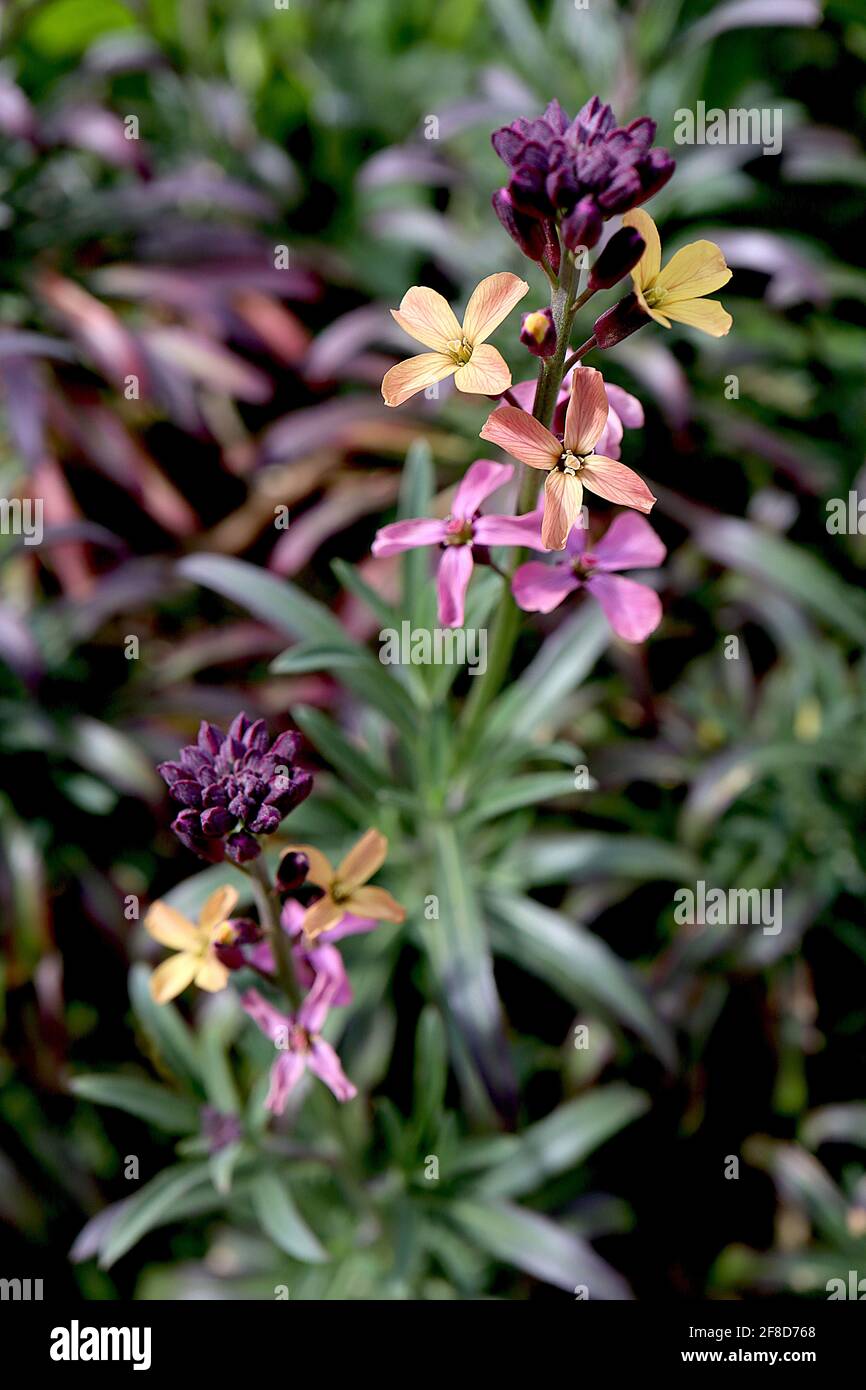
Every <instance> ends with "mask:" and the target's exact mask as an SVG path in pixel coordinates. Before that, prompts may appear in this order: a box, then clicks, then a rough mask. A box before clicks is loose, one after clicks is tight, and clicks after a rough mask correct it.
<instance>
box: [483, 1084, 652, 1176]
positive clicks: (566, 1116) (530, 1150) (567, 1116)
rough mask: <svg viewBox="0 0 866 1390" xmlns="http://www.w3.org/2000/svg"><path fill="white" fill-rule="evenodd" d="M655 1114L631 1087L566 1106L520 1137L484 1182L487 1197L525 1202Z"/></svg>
mask: <svg viewBox="0 0 866 1390" xmlns="http://www.w3.org/2000/svg"><path fill="white" fill-rule="evenodd" d="M648 1109H649V1099H648V1097H647V1096H646V1095H644V1093H643V1092H642V1091H635V1090H632V1088H631V1087H630V1086H624V1085H613V1086H606V1087H603V1088H600V1089H599V1090H597V1091H593V1092H591V1093H590V1094H589V1095H585V1096H579V1097H578V1098H577V1099H576V1100H570V1101H566V1103H565V1104H564V1105H560V1106H559V1107H558V1108H557V1109H556V1110H554V1111H553V1112H552V1113H551V1114H550V1115H547V1116H545V1118H544V1119H543V1120H539V1121H538V1123H537V1124H534V1125H532V1126H531V1127H530V1128H529V1129H527V1130H525V1131H524V1132H523V1134H521V1135H519V1136H518V1139H517V1144H516V1146H515V1149H514V1151H513V1152H512V1153H511V1154H510V1156H508V1157H507V1158H505V1159H504V1160H503V1161H501V1162H500V1163H499V1164H498V1166H494V1167H493V1168H491V1170H490V1172H488V1173H485V1175H484V1176H483V1177H482V1178H481V1179H480V1181H479V1182H478V1183H477V1185H476V1191H478V1192H479V1193H482V1194H483V1195H484V1196H485V1197H521V1196H523V1195H524V1194H526V1193H529V1192H534V1191H535V1189H536V1188H537V1187H539V1186H540V1185H541V1184H542V1183H543V1182H546V1181H547V1179H548V1178H552V1177H556V1176H557V1174H559V1173H565V1172H567V1171H568V1170H569V1169H570V1168H575V1167H577V1165H578V1164H579V1163H582V1162H583V1160H584V1159H585V1158H586V1157H587V1156H588V1155H589V1154H591V1153H592V1152H593V1151H594V1150H595V1149H597V1148H598V1147H599V1145H600V1144H603V1143H604V1142H605V1140H606V1139H610V1138H611V1137H612V1136H613V1135H614V1134H618V1133H619V1131H620V1130H621V1129H624V1128H625V1127H626V1125H630V1124H631V1123H632V1122H633V1121H634V1120H636V1119H637V1118H638V1116H640V1115H643V1114H645V1113H646V1111H647V1110H648Z"/></svg>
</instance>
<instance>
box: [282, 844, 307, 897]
mask: <svg viewBox="0 0 866 1390" xmlns="http://www.w3.org/2000/svg"><path fill="white" fill-rule="evenodd" d="M309 872H310V861H309V859H308V858H307V856H306V855H305V854H303V853H302V852H301V851H300V850H288V851H287V852H286V853H285V854H284V855H283V857H282V859H281V860H280V862H279V865H278V866H277V889H278V891H279V892H280V893H293V892H294V891H295V889H296V888H300V886H301V884H302V883H303V882H304V879H305V878H306V877H307V874H308V873H309Z"/></svg>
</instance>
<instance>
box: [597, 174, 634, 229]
mask: <svg viewBox="0 0 866 1390" xmlns="http://www.w3.org/2000/svg"><path fill="white" fill-rule="evenodd" d="M642 197H643V188H642V186H641V181H640V175H639V174H638V172H637V170H636V169H634V168H630V167H628V166H626V165H621V166H620V168H619V169H618V170H617V172H616V173H615V174H614V176H613V178H612V179H611V181H610V183H609V184H608V186H607V188H606V189H604V191H603V192H602V193H599V195H598V201H599V204H600V206H601V207H602V209H603V210H604V212H605V213H606V215H607V216H608V217H610V216H611V214H612V213H615V212H628V210H629V208H633V207H634V205H635V203H636V202H637V201H638V199H640V198H642Z"/></svg>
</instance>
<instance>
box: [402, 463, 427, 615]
mask: <svg viewBox="0 0 866 1390" xmlns="http://www.w3.org/2000/svg"><path fill="white" fill-rule="evenodd" d="M433 486H434V477H433V460H432V455H431V452H430V445H429V444H428V443H427V441H426V439H416V440H415V441H414V442H413V443H412V444H411V445H410V447H409V452H408V453H407V455H406V463H405V465H404V467H403V476H402V478H401V479H400V497H399V501H398V505H397V516H398V517H399V519H400V520H401V521H405V520H407V519H409V518H411V517H416V516H427V515H428V514H429V511H430V499H431V497H432V496H433ZM429 567H430V556H429V553H428V551H427V550H426V549H417V550H407V551H406V552H405V554H404V555H402V556H401V569H402V572H403V612H404V613H405V614H406V615H407V616H409V617H414V615H415V609H416V606H417V604H418V601H419V599H420V596H421V591H422V589H423V588H424V585H425V583H426V581H427V572H428V570H429Z"/></svg>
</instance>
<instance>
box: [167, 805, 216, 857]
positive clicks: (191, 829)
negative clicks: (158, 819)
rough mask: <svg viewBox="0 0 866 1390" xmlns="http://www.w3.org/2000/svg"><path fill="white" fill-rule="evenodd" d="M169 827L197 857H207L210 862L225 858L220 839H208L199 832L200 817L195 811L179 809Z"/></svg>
mask: <svg viewBox="0 0 866 1390" xmlns="http://www.w3.org/2000/svg"><path fill="white" fill-rule="evenodd" d="M171 828H172V830H173V831H174V833H175V835H176V836H177V838H178V839H179V840H180V842H181V844H182V845H186V847H187V849H189V850H192V852H193V854H197V855H198V857H199V859H207V860H208V861H209V862H210V863H211V864H220V863H222V860H223V859H224V858H225V850H224V848H223V842H222V840H208V839H206V838H205V836H204V835H203V834H202V832H201V817H200V816H199V815H198V813H197V812H196V811H181V813H180V815H179V816H178V817H177V818H176V819H175V820H173V821H172V824H171Z"/></svg>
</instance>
